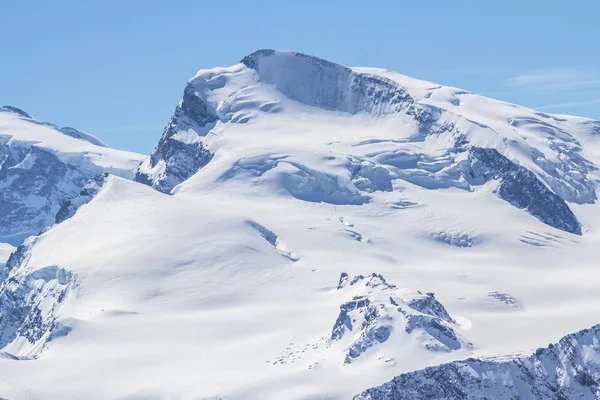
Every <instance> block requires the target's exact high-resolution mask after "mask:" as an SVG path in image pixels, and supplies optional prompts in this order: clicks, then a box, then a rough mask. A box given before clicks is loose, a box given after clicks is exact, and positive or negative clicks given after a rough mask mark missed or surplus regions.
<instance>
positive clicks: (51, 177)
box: [0, 136, 89, 244]
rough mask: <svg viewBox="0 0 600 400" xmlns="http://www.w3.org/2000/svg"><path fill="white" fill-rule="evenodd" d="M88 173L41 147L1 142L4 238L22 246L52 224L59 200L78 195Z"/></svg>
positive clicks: (0, 207) (0, 204) (0, 209)
mask: <svg viewBox="0 0 600 400" xmlns="http://www.w3.org/2000/svg"><path fill="white" fill-rule="evenodd" d="M1 140H2V136H0V141H1ZM88 174H89V171H85V170H82V169H80V168H77V167H76V166H70V165H67V164H65V163H63V162H61V161H60V160H59V159H58V157H56V156H55V155H54V154H52V153H51V152H48V151H45V150H43V149H40V148H38V147H34V146H30V145H28V144H26V143H18V142H16V141H14V140H8V141H4V142H0V215H1V217H0V236H2V239H3V240H5V241H7V242H9V243H12V244H19V243H20V242H21V241H22V240H23V239H24V238H25V237H27V236H30V235H35V234H37V233H38V232H40V231H41V230H42V229H43V228H44V227H46V226H48V225H51V224H52V223H53V222H54V218H53V217H54V214H56V212H57V210H58V208H59V205H60V201H61V200H62V199H63V198H64V197H65V196H70V195H74V194H75V193H77V192H78V191H79V190H80V188H81V187H82V186H83V185H85V183H86V182H87V180H88V179H89V178H88Z"/></svg>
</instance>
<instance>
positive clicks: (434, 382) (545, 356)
mask: <svg viewBox="0 0 600 400" xmlns="http://www.w3.org/2000/svg"><path fill="white" fill-rule="evenodd" d="M599 342H600V325H596V326H594V327H592V328H591V329H585V330H582V331H580V332H577V333H573V334H570V335H567V336H565V337H564V338H562V339H561V340H560V341H559V342H558V343H557V344H551V345H549V346H548V347H547V348H541V349H538V350H537V351H536V352H535V354H533V355H531V356H529V357H520V358H514V359H511V360H507V361H495V360H479V359H473V358H470V359H467V360H464V361H455V362H452V363H448V364H443V365H439V366H435V367H430V368H426V369H424V370H420V371H414V372H410V373H407V374H403V375H400V376H397V377H396V378H394V379H393V380H392V381H390V382H388V383H385V384H383V385H381V386H379V387H375V388H371V389H368V390H366V391H364V392H363V393H361V394H360V395H357V396H355V397H354V399H355V400H421V399H423V400H425V399H444V400H480V399H490V400H491V399H494V400H515V399H521V400H533V399H536V400H548V399H556V400H567V399H584V400H585V399H590V400H592V399H594V400H595V399H598V398H600V361H599V360H600V357H599V356H600V346H599V345H598V343H599Z"/></svg>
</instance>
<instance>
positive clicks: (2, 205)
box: [0, 106, 141, 245]
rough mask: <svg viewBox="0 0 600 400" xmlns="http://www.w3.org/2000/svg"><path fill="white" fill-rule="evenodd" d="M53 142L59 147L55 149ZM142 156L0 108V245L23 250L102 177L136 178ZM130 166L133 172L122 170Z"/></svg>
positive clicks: (10, 109)
mask: <svg viewBox="0 0 600 400" xmlns="http://www.w3.org/2000/svg"><path fill="white" fill-rule="evenodd" d="M5 121H6V122H5ZM17 129H18V131H17V132H15V131H16V130H17ZM29 132H32V133H31V134H29ZM53 140H56V141H57V142H60V143H58V144H57V146H56V148H55V147H54V143H53ZM41 141H44V142H43V143H42V144H40V142H41ZM137 156H139V155H136V154H133V153H126V152H120V151H118V150H113V149H110V148H108V147H106V145H105V144H104V143H102V142H101V141H99V140H98V139H96V138H95V137H93V136H91V135H88V134H87V133H83V132H80V131H77V130H76V129H73V128H58V127H56V126H55V125H52V124H48V123H44V122H40V121H37V120H35V119H32V118H31V116H29V114H27V113H25V112H24V111H22V110H19V109H16V108H15V107H10V106H5V107H0V241H4V242H8V243H11V244H13V245H18V244H20V243H21V242H22V241H23V239H25V238H26V237H28V236H31V235H35V234H37V233H39V232H40V231H41V230H42V229H44V228H45V227H47V226H49V225H52V224H53V223H54V216H55V215H56V213H57V211H58V209H59V208H60V204H61V201H62V200H63V199H64V198H65V197H75V196H76V195H77V193H79V191H80V190H81V188H82V187H83V186H84V185H85V184H86V182H87V181H88V180H89V179H90V178H92V177H94V176H95V175H97V174H102V173H104V172H111V173H113V174H117V175H120V176H123V177H125V178H130V179H131V178H133V175H134V173H133V169H134V168H136V167H137V165H138V163H139V162H136V161H135V158H136V157H137ZM129 157H132V158H129ZM104 158H105V159H106V160H107V162H106V164H107V166H105V165H103V163H104V160H103V159H104ZM140 159H141V157H140ZM98 160H101V161H98ZM112 160H114V161H116V162H117V163H119V164H120V165H118V166H117V165H115V164H112ZM128 164H129V166H131V168H132V169H131V170H129V169H123V168H121V166H122V165H128Z"/></svg>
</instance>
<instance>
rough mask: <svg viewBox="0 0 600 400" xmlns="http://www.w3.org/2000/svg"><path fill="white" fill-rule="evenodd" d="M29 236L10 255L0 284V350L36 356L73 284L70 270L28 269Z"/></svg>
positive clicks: (51, 268)
mask: <svg viewBox="0 0 600 400" xmlns="http://www.w3.org/2000/svg"><path fill="white" fill-rule="evenodd" d="M34 244H35V239H34V238H31V239H29V240H28V241H26V242H25V243H24V244H22V245H21V246H19V247H18V248H17V250H16V251H15V252H14V253H13V254H12V255H11V257H10V258H9V260H8V262H7V264H6V268H5V270H4V271H3V274H2V278H4V279H2V281H1V283H0V351H2V352H4V353H6V354H9V355H11V356H13V357H15V358H21V359H22V358H32V357H36V356H37V355H38V354H39V352H40V351H42V349H43V348H44V345H45V343H46V342H47V341H48V340H49V339H51V337H52V333H53V331H54V329H55V328H56V327H57V318H58V315H59V312H60V309H61V308H62V306H63V305H64V302H65V300H66V298H67V296H68V295H69V293H70V291H71V289H72V288H73V287H74V285H75V279H74V276H73V274H72V273H71V272H69V271H67V270H65V269H64V268H61V267H59V266H56V265H51V266H47V267H43V268H39V269H34V270H29V269H28V268H27V266H28V262H29V254H30V253H29V252H30V249H31V247H32V246H33V245H34Z"/></svg>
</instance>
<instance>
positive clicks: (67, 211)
mask: <svg viewBox="0 0 600 400" xmlns="http://www.w3.org/2000/svg"><path fill="white" fill-rule="evenodd" d="M108 176H109V174H108V173H104V174H99V175H96V176H94V177H93V178H92V179H90V180H89V181H88V183H86V184H85V186H84V187H83V188H82V189H81V191H80V192H79V195H78V196H76V197H73V198H70V197H65V198H63V199H62V201H61V202H60V208H59V209H58V212H57V213H56V216H55V217H54V222H55V223H57V224H59V223H61V222H63V221H65V220H67V219H69V218H71V217H72V216H73V215H75V212H76V211H77V210H78V209H79V207H81V206H82V205H84V204H87V203H89V202H90V201H91V200H92V199H93V198H94V196H96V195H97V194H98V192H99V191H100V189H101V188H102V187H103V186H104V184H105V183H106V179H107V178H108Z"/></svg>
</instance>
